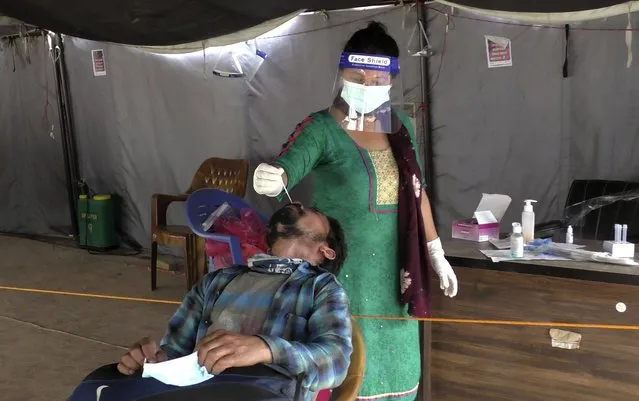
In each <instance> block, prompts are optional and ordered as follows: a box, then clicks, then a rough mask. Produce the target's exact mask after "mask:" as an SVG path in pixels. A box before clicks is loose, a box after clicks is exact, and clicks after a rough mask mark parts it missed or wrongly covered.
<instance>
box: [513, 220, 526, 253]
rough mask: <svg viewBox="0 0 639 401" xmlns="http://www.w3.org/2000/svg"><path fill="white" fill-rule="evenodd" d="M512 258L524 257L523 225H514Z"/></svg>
mask: <svg viewBox="0 0 639 401" xmlns="http://www.w3.org/2000/svg"><path fill="white" fill-rule="evenodd" d="M510 257H512V258H523V257H524V236H523V235H521V224H519V223H513V233H512V234H511V235H510Z"/></svg>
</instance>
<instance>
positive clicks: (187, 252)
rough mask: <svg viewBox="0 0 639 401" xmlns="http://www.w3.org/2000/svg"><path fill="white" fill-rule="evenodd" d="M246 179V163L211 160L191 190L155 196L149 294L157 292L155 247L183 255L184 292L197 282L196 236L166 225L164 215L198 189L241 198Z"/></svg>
mask: <svg viewBox="0 0 639 401" xmlns="http://www.w3.org/2000/svg"><path fill="white" fill-rule="evenodd" d="M247 178H248V161H247V160H230V159H220V158H210V159H207V160H206V161H204V163H202V164H201V165H200V167H199V168H198V170H197V172H196V173H195V175H194V176H193V180H192V181H191V186H190V187H189V189H188V190H187V191H186V193H185V194H182V195H164V194H155V195H153V197H152V200H151V290H152V291H154V290H155V289H156V288H157V258H158V245H169V246H179V247H181V248H182V250H183V252H184V259H185V270H186V286H187V290H188V289H190V288H191V287H192V286H193V284H195V283H196V282H197V277H196V275H197V269H196V265H197V264H198V261H199V258H198V257H197V254H198V248H197V241H196V238H197V237H196V236H195V234H193V232H192V231H191V230H190V229H189V228H188V227H186V226H169V225H167V224H166V212H167V210H168V208H169V205H170V204H172V203H174V202H185V201H186V199H187V198H188V195H189V194H191V193H193V192H195V191H196V190H198V189H201V188H217V189H220V190H222V191H226V192H230V193H233V194H235V195H237V196H240V197H243V196H244V194H245V193H246V182H247Z"/></svg>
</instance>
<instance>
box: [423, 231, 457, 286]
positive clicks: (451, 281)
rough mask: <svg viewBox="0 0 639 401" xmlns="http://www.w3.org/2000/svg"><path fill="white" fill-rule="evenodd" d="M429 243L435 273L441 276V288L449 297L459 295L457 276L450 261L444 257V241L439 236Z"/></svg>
mask: <svg viewBox="0 0 639 401" xmlns="http://www.w3.org/2000/svg"><path fill="white" fill-rule="evenodd" d="M427 245H428V255H429V256H430V263H431V264H432V265H433V270H435V273H437V275H438V276H439V288H441V289H442V290H444V294H445V295H446V296H447V297H451V298H452V297H454V296H455V295H457V276H456V275H455V272H454V271H453V268H452V266H451V265H450V263H448V261H447V260H446V258H445V257H444V248H442V241H441V240H440V239H439V238H437V239H434V240H432V241H430V242H429V243H428V244H427Z"/></svg>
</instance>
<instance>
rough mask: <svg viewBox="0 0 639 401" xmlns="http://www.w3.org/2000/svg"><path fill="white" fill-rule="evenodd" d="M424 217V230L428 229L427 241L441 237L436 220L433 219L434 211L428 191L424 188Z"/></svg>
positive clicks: (422, 205)
mask: <svg viewBox="0 0 639 401" xmlns="http://www.w3.org/2000/svg"><path fill="white" fill-rule="evenodd" d="M421 209H422V217H423V219H424V230H425V231H426V241H428V242H430V241H433V240H436V239H437V238H439V235H437V229H436V228H435V220H433V211H432V210H431V208H430V200H428V195H426V191H424V190H423V189H422V204H421Z"/></svg>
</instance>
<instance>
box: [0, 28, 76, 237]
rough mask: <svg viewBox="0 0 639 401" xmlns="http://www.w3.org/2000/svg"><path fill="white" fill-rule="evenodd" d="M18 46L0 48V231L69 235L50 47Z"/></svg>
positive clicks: (39, 41)
mask: <svg viewBox="0 0 639 401" xmlns="http://www.w3.org/2000/svg"><path fill="white" fill-rule="evenodd" d="M15 45H16V47H3V48H2V49H0V193H2V196H0V232H11V233H21V234H43V235H69V234H70V233H71V220H70V216H69V209H68V202H67V193H66V181H65V175H64V158H63V155H62V143H61V136H60V130H59V125H60V124H59V121H60V120H59V117H58V104H57V97H56V84H55V75H54V69H53V62H52V60H51V59H50V56H49V51H48V44H47V43H46V41H45V40H44V38H42V37H38V38H30V39H29V46H28V47H27V49H28V50H25V47H24V39H19V40H17V41H16V42H15ZM27 55H28V58H29V59H30V62H27ZM52 125H53V131H51V127H52Z"/></svg>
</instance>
